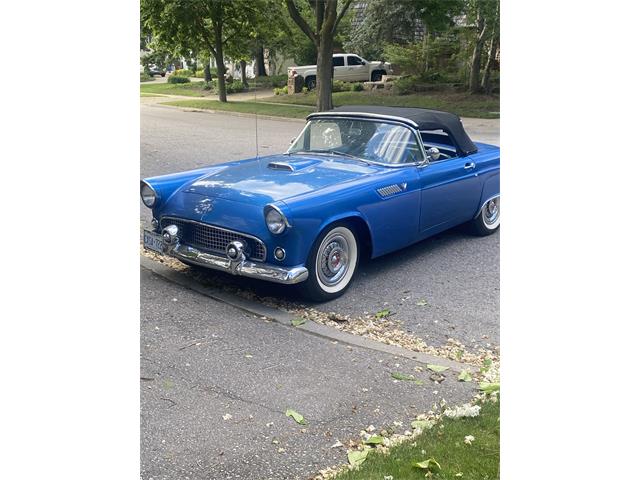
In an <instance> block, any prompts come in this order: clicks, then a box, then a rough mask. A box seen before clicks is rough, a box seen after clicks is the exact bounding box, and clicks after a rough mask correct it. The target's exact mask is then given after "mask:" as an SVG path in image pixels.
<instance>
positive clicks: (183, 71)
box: [171, 68, 193, 77]
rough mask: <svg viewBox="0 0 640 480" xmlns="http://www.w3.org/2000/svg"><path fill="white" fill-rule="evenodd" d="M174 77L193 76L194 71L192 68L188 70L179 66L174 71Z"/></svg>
mask: <svg viewBox="0 0 640 480" xmlns="http://www.w3.org/2000/svg"><path fill="white" fill-rule="evenodd" d="M171 76H172V77H192V76H193V72H192V71H191V70H187V69H186V68H179V69H178V70H176V71H175V72H173V73H172V75H171Z"/></svg>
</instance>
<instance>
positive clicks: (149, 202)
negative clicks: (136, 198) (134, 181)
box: [140, 180, 159, 208]
mask: <svg viewBox="0 0 640 480" xmlns="http://www.w3.org/2000/svg"><path fill="white" fill-rule="evenodd" d="M140 198H141V199H142V203H144V205H145V207H147V208H153V206H154V205H155V204H156V203H158V198H159V196H158V192H156V191H155V189H154V188H153V187H152V186H151V185H149V184H148V183H147V182H145V181H144V180H140Z"/></svg>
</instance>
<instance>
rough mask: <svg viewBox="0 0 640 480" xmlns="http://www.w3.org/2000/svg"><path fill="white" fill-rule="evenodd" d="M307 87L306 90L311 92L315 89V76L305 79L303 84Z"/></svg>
mask: <svg viewBox="0 0 640 480" xmlns="http://www.w3.org/2000/svg"><path fill="white" fill-rule="evenodd" d="M304 83H305V84H306V85H307V88H308V89H309V90H313V89H314V88H316V77H315V75H313V76H311V77H307V79H306V80H305V82H304Z"/></svg>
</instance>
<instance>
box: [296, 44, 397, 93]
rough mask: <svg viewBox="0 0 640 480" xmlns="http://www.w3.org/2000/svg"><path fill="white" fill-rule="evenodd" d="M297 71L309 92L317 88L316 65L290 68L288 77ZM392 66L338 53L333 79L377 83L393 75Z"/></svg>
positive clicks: (335, 55)
mask: <svg viewBox="0 0 640 480" xmlns="http://www.w3.org/2000/svg"><path fill="white" fill-rule="evenodd" d="M293 70H295V71H296V73H297V74H298V75H301V76H302V77H303V78H304V84H305V85H306V86H307V88H308V89H309V90H312V89H314V88H316V70H317V67H316V65H303V66H300V67H289V68H288V72H287V73H288V75H289V76H291V74H292V71H293ZM392 73H393V71H392V70H391V64H389V63H386V62H368V61H367V60H364V59H363V58H360V57H359V56H358V55H355V54H353V53H336V54H334V55H333V78H334V80H342V81H343V82H369V81H371V82H377V81H379V80H381V79H382V75H391V74H392Z"/></svg>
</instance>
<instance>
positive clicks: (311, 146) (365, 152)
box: [140, 106, 500, 301]
mask: <svg viewBox="0 0 640 480" xmlns="http://www.w3.org/2000/svg"><path fill="white" fill-rule="evenodd" d="M307 120H308V121H307V124H306V126H305V127H304V129H303V130H302V132H301V133H300V135H299V136H298V137H297V138H296V139H295V140H294V141H293V143H292V145H291V146H290V148H289V150H288V151H287V152H286V153H283V154H280V155H273V156H268V157H260V158H251V159H248V160H242V161H237V162H229V163H221V164H216V165H212V166H210V167H207V168H201V169H198V170H192V171H188V172H182V173H176V174H172V175H163V176H158V177H153V178H146V179H144V180H142V181H141V191H140V193H141V197H142V201H143V202H144V204H145V205H146V206H147V207H149V208H151V210H152V213H153V220H152V225H153V230H152V231H145V232H144V246H145V247H146V248H150V249H152V250H155V251H157V252H160V253H163V254H165V255H170V256H172V257H175V258H177V259H178V260H181V261H182V262H184V263H187V264H190V265H199V266H204V267H209V268H212V269H216V270H223V271H226V272H229V273H232V274H235V275H243V276H247V277H253V278H259V279H263V280H267V281H271V282H278V283H283V284H300V287H301V288H302V289H303V290H304V293H305V294H306V295H307V296H308V297H309V298H311V299H314V300H317V301H323V300H329V299H331V298H334V297H336V296H339V295H341V294H342V293H344V291H345V290H346V289H347V287H348V286H349V284H350V283H351V280H352V278H353V275H354V272H355V270H356V268H357V266H358V261H359V259H361V258H363V257H370V258H374V257H378V256H380V255H384V254H386V253H389V252H392V251H394V250H398V249H400V248H403V247H406V246H407V245H410V244H412V243H415V242H418V241H420V240H422V239H424V238H426V237H429V236H431V235H434V234H436V233H438V232H442V231H443V230H446V229H448V228H451V227H454V226H456V225H459V224H463V223H467V224H468V225H469V228H470V230H471V231H472V232H473V233H475V234H477V235H489V234H491V233H494V232H495V231H496V230H497V229H498V228H499V226H500V149H499V148H498V147H495V146H492V145H486V144H482V143H474V142H472V141H471V139H470V138H469V137H468V135H467V134H466V132H465V131H464V128H463V126H462V123H461V122H460V119H459V118H458V117H457V116H455V115H452V114H450V113H445V112H439V111H434V110H425V109H420V108H395V107H370V106H352V107H341V108H336V109H334V110H331V111H328V112H321V113H314V114H311V115H309V117H308V118H307Z"/></svg>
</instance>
